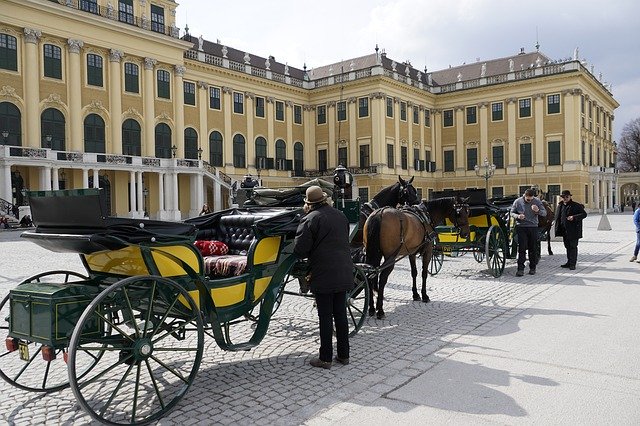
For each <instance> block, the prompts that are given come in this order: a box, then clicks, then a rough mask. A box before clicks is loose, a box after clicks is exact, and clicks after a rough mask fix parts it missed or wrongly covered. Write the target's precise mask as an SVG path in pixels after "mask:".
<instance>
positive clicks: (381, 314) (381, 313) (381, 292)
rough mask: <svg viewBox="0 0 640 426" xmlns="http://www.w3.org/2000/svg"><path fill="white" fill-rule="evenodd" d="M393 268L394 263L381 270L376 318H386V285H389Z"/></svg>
mask: <svg viewBox="0 0 640 426" xmlns="http://www.w3.org/2000/svg"><path fill="white" fill-rule="evenodd" d="M392 270H393V265H392V266H390V267H388V268H386V269H385V270H383V271H382V272H380V281H379V282H378V300H377V302H376V311H377V312H378V313H377V315H376V318H378V319H384V317H385V314H384V309H382V302H383V301H384V286H385V285H387V281H388V280H389V275H390V274H391V271H392Z"/></svg>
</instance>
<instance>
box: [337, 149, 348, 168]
mask: <svg viewBox="0 0 640 426" xmlns="http://www.w3.org/2000/svg"><path fill="white" fill-rule="evenodd" d="M347 161H348V159H347V147H340V148H338V164H339V165H342V166H345V167H347Z"/></svg>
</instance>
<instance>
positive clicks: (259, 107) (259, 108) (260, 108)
mask: <svg viewBox="0 0 640 426" xmlns="http://www.w3.org/2000/svg"><path fill="white" fill-rule="evenodd" d="M256 117H261V118H264V98H262V97H260V96H256Z"/></svg>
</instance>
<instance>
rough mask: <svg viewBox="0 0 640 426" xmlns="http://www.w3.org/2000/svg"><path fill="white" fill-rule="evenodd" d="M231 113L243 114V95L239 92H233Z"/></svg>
mask: <svg viewBox="0 0 640 426" xmlns="http://www.w3.org/2000/svg"><path fill="white" fill-rule="evenodd" d="M233 112H234V113H236V114H244V94H242V93H240V92H233Z"/></svg>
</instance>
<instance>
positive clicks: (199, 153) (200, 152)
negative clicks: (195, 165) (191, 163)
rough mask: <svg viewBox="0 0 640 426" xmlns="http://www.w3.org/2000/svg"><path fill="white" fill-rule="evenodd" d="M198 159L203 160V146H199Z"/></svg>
mask: <svg viewBox="0 0 640 426" xmlns="http://www.w3.org/2000/svg"><path fill="white" fill-rule="evenodd" d="M198 160H202V147H199V148H198Z"/></svg>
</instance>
